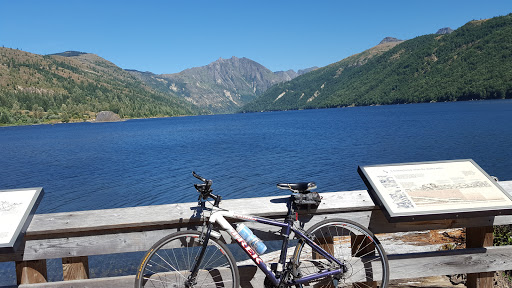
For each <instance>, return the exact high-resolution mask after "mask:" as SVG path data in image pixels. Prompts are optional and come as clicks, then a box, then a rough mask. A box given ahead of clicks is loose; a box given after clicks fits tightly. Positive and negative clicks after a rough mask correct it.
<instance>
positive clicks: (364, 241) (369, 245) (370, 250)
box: [350, 234, 377, 288]
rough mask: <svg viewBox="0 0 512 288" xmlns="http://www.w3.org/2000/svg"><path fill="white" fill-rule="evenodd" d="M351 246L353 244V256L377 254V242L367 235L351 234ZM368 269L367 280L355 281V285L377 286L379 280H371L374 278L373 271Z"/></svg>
mask: <svg viewBox="0 0 512 288" xmlns="http://www.w3.org/2000/svg"><path fill="white" fill-rule="evenodd" d="M350 243H351V246H352V256H353V257H362V256H371V255H375V243H374V242H373V241H371V240H370V239H368V237H366V236H365V235H355V234H351V241H350ZM365 270H366V278H367V279H368V281H367V282H358V283H353V284H352V286H353V287H374V288H377V282H375V281H371V280H372V279H373V271H372V270H371V269H365Z"/></svg>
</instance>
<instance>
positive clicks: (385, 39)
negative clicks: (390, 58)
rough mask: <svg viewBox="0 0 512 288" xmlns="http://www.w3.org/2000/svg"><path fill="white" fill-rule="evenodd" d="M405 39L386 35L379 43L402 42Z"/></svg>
mask: <svg viewBox="0 0 512 288" xmlns="http://www.w3.org/2000/svg"><path fill="white" fill-rule="evenodd" d="M402 41H403V40H400V39H397V38H394V37H386V38H384V39H382V41H380V43H379V45H380V44H384V43H390V42H402Z"/></svg>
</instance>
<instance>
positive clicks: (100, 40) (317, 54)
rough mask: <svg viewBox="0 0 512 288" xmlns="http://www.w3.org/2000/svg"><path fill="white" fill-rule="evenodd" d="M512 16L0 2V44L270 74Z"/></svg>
mask: <svg viewBox="0 0 512 288" xmlns="http://www.w3.org/2000/svg"><path fill="white" fill-rule="evenodd" d="M509 13H512V0H476V1H475V0H442V1H439V0H430V1H419V0H404V1H393V0H379V1H374V0H366V1H361V0H358V1H352V0H338V1H323V0H314V1H301V0H295V1H287V0H283V1H280V0H273V1H266V0H258V1H243V0H239V1H222V0H218V1H214V0H209V1H206V0H205V1H201V0H197V1H195V0H182V1H172V0H167V1H164V0H144V1H143V0H140V1H132V0H123V1H117V0H102V1H97V0H87V1H73V0H67V1H60V0H59V1H57V0H44V1H40V0H37V1H35V0H34V1H27V0H0V15H1V16H0V45H2V46H4V47H9V48H14V49H20V50H23V51H27V52H30V53H35V54H42V55H45V54H52V53H59V52H64V51H70V50H73V51H80V52H87V53H94V54H97V55H99V56H100V57H103V58H105V59H107V60H109V61H111V62H113V63H114V64H116V65H117V66H119V67H121V68H123V69H136V70H139V71H149V72H153V73H155V74H168V73H178V72H180V71H182V70H184V69H187V68H192V67H199V66H204V65H207V64H209V63H211V62H213V61H215V60H217V59H219V58H231V57H232V56H236V57H239V58H241V57H246V58H249V59H252V60H254V61H256V62H258V63H260V64H262V65H263V66H265V67H267V68H268V69H270V70H272V71H282V70H288V69H293V70H295V71H297V70H299V69H304V68H308V67H313V66H318V67H322V66H325V65H328V64H331V63H334V62H337V61H339V60H342V59H344V58H346V57H348V56H350V55H353V54H356V53H359V52H362V51H364V50H366V49H369V48H371V47H373V46H375V45H377V44H379V42H380V41H381V40H382V39H384V38H385V37H388V36H389V37H395V38H398V39H402V40H407V39H412V38H414V37H417V36H421V35H425V34H431V33H435V32H436V31H437V30H438V29H440V28H443V27H450V28H452V29H456V28H459V27H460V26H462V25H464V24H465V23H467V22H469V21H471V20H479V19H487V18H491V17H495V16H502V15H507V14H509Z"/></svg>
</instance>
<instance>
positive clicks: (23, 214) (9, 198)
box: [0, 187, 44, 253]
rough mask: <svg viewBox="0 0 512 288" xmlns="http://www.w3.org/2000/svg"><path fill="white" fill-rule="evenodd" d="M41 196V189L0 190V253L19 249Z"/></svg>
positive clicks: (42, 193) (42, 191)
mask: <svg viewBox="0 0 512 288" xmlns="http://www.w3.org/2000/svg"><path fill="white" fill-rule="evenodd" d="M43 195H44V190H43V188H42V187H37V188H23V189H9V190H0V253H12V252H14V251H16V249H17V248H18V247H19V245H20V244H21V242H22V239H23V235H24V234H25V232H26V231H27V228H28V226H29V224H30V221H31V220H32V217H33V215H34V213H35V211H36V210H37V207H38V206H39V203H40V202H41V199H42V198H43Z"/></svg>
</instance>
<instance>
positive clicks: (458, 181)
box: [357, 159, 512, 222]
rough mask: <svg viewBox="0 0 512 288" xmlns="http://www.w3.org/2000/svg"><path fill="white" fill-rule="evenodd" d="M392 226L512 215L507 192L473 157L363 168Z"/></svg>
mask: <svg viewBox="0 0 512 288" xmlns="http://www.w3.org/2000/svg"><path fill="white" fill-rule="evenodd" d="M357 171H358V173H359V175H360V176H361V178H362V179H363V181H364V183H365V184H366V186H367V187H368V191H369V192H370V196H371V197H372V199H373V201H374V202H375V203H376V204H377V205H379V206H380V207H381V209H382V211H383V212H384V214H385V216H386V218H387V219H388V221H389V222H400V221H418V220H440V219H454V218H463V217H479V216H496V215H502V214H512V195H510V194H509V193H507V192H506V191H505V190H504V189H503V188H502V187H501V186H500V185H499V184H498V183H497V182H496V180H495V179H493V178H492V177H491V176H489V175H488V174H487V173H486V172H485V171H484V170H483V169H482V168H481V167H480V166H478V164H476V163H475V161H473V160H472V159H461V160H448V161H430V162H413V163H397V164H383V165H371V166H363V167H360V166H359V167H358V169H357Z"/></svg>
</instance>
